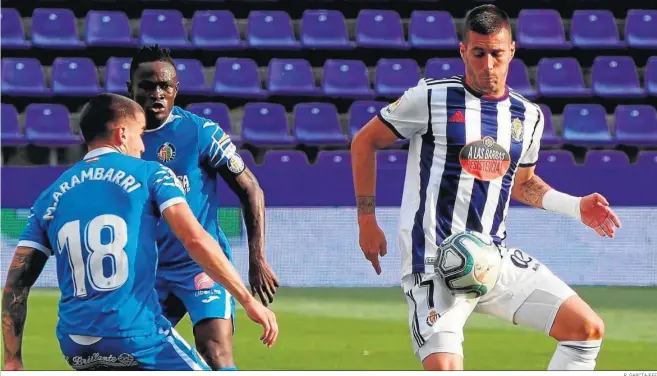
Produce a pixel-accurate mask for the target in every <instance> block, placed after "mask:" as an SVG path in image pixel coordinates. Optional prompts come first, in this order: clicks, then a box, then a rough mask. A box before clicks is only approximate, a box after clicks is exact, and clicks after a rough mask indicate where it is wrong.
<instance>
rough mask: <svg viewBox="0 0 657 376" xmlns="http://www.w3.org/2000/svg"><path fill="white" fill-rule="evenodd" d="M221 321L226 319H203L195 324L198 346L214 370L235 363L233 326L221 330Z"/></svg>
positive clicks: (195, 336)
mask: <svg viewBox="0 0 657 376" xmlns="http://www.w3.org/2000/svg"><path fill="white" fill-rule="evenodd" d="M220 321H224V320H203V321H200V322H199V323H198V324H196V325H195V326H194V338H195V342H196V348H197V350H198V352H199V353H200V354H201V356H202V357H203V359H204V360H205V361H206V362H207V363H208V365H209V366H210V367H211V368H212V369H213V370H219V369H220V368H226V367H232V366H234V365H235V361H234V360H233V341H232V335H231V333H232V328H231V330H229V331H226V330H220V329H219V326H221V322H220Z"/></svg>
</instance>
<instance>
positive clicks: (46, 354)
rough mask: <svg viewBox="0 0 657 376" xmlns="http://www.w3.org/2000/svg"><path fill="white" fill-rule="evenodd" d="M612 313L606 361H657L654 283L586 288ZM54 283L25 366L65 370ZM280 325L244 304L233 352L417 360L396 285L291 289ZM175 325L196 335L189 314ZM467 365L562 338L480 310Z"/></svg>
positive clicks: (548, 350)
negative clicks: (268, 342) (259, 319)
mask: <svg viewBox="0 0 657 376" xmlns="http://www.w3.org/2000/svg"><path fill="white" fill-rule="evenodd" d="M578 291H579V293H580V294H581V295H582V296H583V297H584V298H585V299H586V300H588V301H589V302H590V303H591V304H592V306H593V307H594V308H595V309H596V311H598V312H599V313H600V314H601V315H602V317H603V318H604V319H605V322H606V338H605V341H604V342H603V346H602V351H601V353H600V356H599V358H598V369H600V370H651V369H653V370H654V369H657V352H656V351H655V349H656V348H657V325H655V315H657V288H615V287H587V288H579V289H578ZM57 298H58V292H57V291H55V290H39V289H37V290H34V291H33V292H32V294H31V296H30V300H29V308H28V310H29V313H28V320H27V328H26V331H25V340H24V346H23V358H24V361H25V366H26V368H27V369H28V370H67V369H70V368H68V366H67V364H66V363H65V362H64V360H63V358H62V356H61V354H60V352H59V345H58V343H57V340H56V338H55V323H56V320H57V306H56V304H57ZM273 308H274V310H275V311H276V313H277V315H278V320H279V325H280V330H281V334H280V337H279V341H278V343H277V344H276V346H274V348H272V349H267V348H265V347H264V346H263V345H262V344H260V343H259V341H258V337H259V334H260V332H259V328H258V326H257V325H256V324H254V323H251V322H250V321H248V319H247V318H246V317H245V316H244V314H243V312H239V314H238V320H239V321H238V323H237V332H236V339H235V358H236V362H237V365H238V367H239V368H240V369H242V370H417V369H420V366H419V364H418V362H417V361H416V359H415V357H414V356H413V354H412V351H411V343H410V339H409V334H408V331H407V319H406V317H407V308H406V303H405V300H404V296H403V294H402V293H401V292H400V290H399V289H397V288H378V289H374V288H368V289H338V288H326V289H319V288H318V289H314V288H313V289H292V288H285V289H282V290H281V291H280V292H279V295H278V300H277V302H276V303H275V304H274V306H273ZM177 329H178V331H179V332H180V333H181V334H182V335H183V336H184V337H185V338H187V340H188V341H190V343H193V338H192V336H191V328H190V324H189V320H188V318H185V319H184V321H183V322H182V323H181V324H180V325H179V326H178V328H177ZM465 337H466V340H465V344H464V346H465V354H466V357H465V364H466V369H469V370H504V369H507V370H543V369H545V368H546V366H547V364H548V362H549V360H550V357H551V356H552V353H553V351H554V348H555V342H554V341H553V340H552V339H551V338H548V337H545V336H543V335H542V334H540V333H536V332H534V331H532V330H528V329H523V328H519V327H517V326H513V325H509V324H506V323H504V322H502V321H500V320H497V319H494V318H489V317H485V316H481V315H477V314H475V315H473V316H472V317H471V319H470V321H469V322H468V325H467V326H466V330H465Z"/></svg>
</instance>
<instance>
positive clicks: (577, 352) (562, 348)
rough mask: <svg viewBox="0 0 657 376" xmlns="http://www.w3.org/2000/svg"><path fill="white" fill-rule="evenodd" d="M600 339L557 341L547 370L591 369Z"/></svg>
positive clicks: (593, 365) (598, 350)
mask: <svg viewBox="0 0 657 376" xmlns="http://www.w3.org/2000/svg"><path fill="white" fill-rule="evenodd" d="M601 344H602V340H595V341H564V342H559V344H558V345H557V350H556V351H555V352H554V355H553V356H552V360H551V361H550V365H549V366H548V371H593V370H594V369H595V360H596V358H597V357H598V353H599V352H600V345H601Z"/></svg>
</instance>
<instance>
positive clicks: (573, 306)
mask: <svg viewBox="0 0 657 376" xmlns="http://www.w3.org/2000/svg"><path fill="white" fill-rule="evenodd" d="M604 332H605V324H604V321H602V318H601V317H600V316H599V315H598V314H596V313H595V312H594V311H593V310H592V309H591V308H590V307H589V306H588V305H587V304H586V303H584V301H583V300H581V299H580V298H579V297H573V298H571V299H568V300H567V301H566V302H564V304H562V306H561V308H560V309H559V312H558V314H557V317H556V320H555V322H554V325H553V327H552V330H551V331H550V335H551V336H552V337H553V338H555V339H556V340H557V341H595V340H600V339H602V337H603V336H604Z"/></svg>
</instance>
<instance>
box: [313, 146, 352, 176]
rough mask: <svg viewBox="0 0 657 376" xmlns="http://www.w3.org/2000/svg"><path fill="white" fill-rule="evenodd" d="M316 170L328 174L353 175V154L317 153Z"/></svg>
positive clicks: (338, 152)
mask: <svg viewBox="0 0 657 376" xmlns="http://www.w3.org/2000/svg"><path fill="white" fill-rule="evenodd" d="M314 167H315V168H319V169H321V171H323V172H324V171H326V173H327V174H333V173H340V172H341V171H342V173H346V172H347V171H348V172H349V173H350V174H351V154H350V153H349V151H348V150H336V151H320V152H319V153H317V160H316V161H315V166H314Z"/></svg>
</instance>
